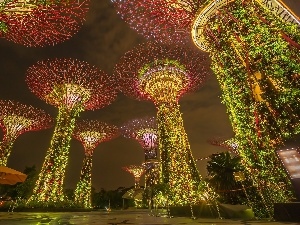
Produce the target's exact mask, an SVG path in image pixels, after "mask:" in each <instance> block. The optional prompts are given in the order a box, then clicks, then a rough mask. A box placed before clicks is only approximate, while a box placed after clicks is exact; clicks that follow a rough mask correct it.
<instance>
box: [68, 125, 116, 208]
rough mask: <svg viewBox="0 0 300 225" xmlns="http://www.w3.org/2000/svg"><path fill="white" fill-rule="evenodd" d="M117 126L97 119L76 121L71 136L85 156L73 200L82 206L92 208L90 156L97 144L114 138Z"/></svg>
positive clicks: (91, 156)
mask: <svg viewBox="0 0 300 225" xmlns="http://www.w3.org/2000/svg"><path fill="white" fill-rule="evenodd" d="M118 135H119V132H118V128H117V127H116V126H113V125H109V124H107V123H104V122H101V121H98V120H83V121H80V122H77V123H76V127H75V129H74V133H73V137H74V138H75V139H77V140H78V141H80V142H81V143H82V145H83V147H84V151H85V156H84V159H83V165H82V169H81V174H80V180H79V182H78V183H77V185H76V189H75V202H76V203H77V204H79V205H81V206H82V207H84V208H92V199H91V194H92V193H91V192H92V158H93V153H94V150H95V149H96V148H97V146H98V145H99V144H100V143H102V142H105V141H109V140H111V139H113V138H116V137H117V136H118Z"/></svg>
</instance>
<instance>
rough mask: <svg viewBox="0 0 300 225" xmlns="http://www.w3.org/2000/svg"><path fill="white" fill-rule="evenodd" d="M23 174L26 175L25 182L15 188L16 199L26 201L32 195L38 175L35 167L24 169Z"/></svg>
mask: <svg viewBox="0 0 300 225" xmlns="http://www.w3.org/2000/svg"><path fill="white" fill-rule="evenodd" d="M24 173H25V174H26V175H27V178H26V180H25V182H23V183H20V184H19V185H17V186H16V192H17V197H18V198H21V199H28V198H29V197H30V196H31V194H32V190H33V188H34V185H35V182H36V179H37V175H38V173H37V171H36V167H35V165H33V166H31V167H25V169H24Z"/></svg>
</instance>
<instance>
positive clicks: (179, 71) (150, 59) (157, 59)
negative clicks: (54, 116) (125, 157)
mask: <svg viewBox="0 0 300 225" xmlns="http://www.w3.org/2000/svg"><path fill="white" fill-rule="evenodd" d="M204 61H205V57H204V56H203V55H202V54H199V52H195V51H193V50H191V49H184V48H182V47H178V46H163V45H159V46H158V45H155V44H154V43H148V44H147V45H146V46H144V45H139V46H138V47H136V48H135V49H134V50H132V51H130V52H127V53H126V54H125V56H124V57H122V58H121V60H120V62H119V63H118V64H117V66H116V69H115V73H116V75H117V76H119V80H120V83H121V84H122V85H120V89H121V91H122V92H123V93H125V94H126V95H128V96H131V97H134V98H137V99H139V100H151V101H153V102H154V104H155V105H156V108H157V111H158V112H157V123H158V136H159V137H158V140H159V150H160V154H159V155H160V162H161V177H160V179H161V183H164V184H168V185H169V186H170V190H171V192H170V194H169V195H170V196H169V198H170V199H169V200H170V201H169V203H170V205H188V204H190V203H191V200H193V199H194V197H195V198H196V196H197V194H196V192H197V189H198V185H199V182H200V180H201V178H200V175H199V172H198V170H197V167H196V164H195V161H194V158H193V156H192V152H191V149H190V145H189V142H188V138H187V134H186V132H185V130H184V127H183V120H182V115H181V113H180V111H179V104H178V100H179V98H180V97H181V96H182V95H184V94H185V93H187V92H189V91H192V90H196V89H197V88H198V87H199V85H200V84H202V83H203V82H204V81H205V78H206V76H207V72H206V70H205V66H204V64H203V62H204Z"/></svg>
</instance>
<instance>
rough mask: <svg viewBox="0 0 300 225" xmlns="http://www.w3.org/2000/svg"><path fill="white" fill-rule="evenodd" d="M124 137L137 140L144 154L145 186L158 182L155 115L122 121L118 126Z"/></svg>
mask: <svg viewBox="0 0 300 225" xmlns="http://www.w3.org/2000/svg"><path fill="white" fill-rule="evenodd" d="M120 132H121V134H122V135H123V136H124V137H126V138H132V139H135V140H137V141H138V142H139V143H140V145H141V146H142V148H143V150H144V154H145V162H144V163H143V165H144V166H145V188H147V187H151V186H153V185H154V184H157V183H158V182H159V169H158V168H159V161H158V157H157V150H158V129H157V123H156V119H155V117H144V118H140V119H133V120H130V121H128V122H126V123H124V124H123V125H122V126H121V128H120Z"/></svg>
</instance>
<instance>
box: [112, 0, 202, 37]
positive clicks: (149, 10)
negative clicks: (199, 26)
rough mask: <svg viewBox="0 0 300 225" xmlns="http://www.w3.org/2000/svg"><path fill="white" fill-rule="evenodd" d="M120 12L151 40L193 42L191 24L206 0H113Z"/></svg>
mask: <svg viewBox="0 0 300 225" xmlns="http://www.w3.org/2000/svg"><path fill="white" fill-rule="evenodd" d="M112 2H113V4H114V6H115V8H116V10H117V12H118V14H120V16H121V17H122V19H123V20H124V21H125V22H127V23H128V24H129V25H130V27H131V28H132V29H134V30H136V31H137V32H138V33H139V34H142V35H143V36H145V37H146V38H147V39H152V40H156V41H159V42H163V43H174V42H177V43H186V42H187V41H190V39H191V38H190V25H191V24H192V22H193V19H194V15H195V14H196V12H197V10H198V9H199V8H200V7H201V6H202V4H203V2H204V1H202V0H199V1H183V0H122V1H120V0H112Z"/></svg>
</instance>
